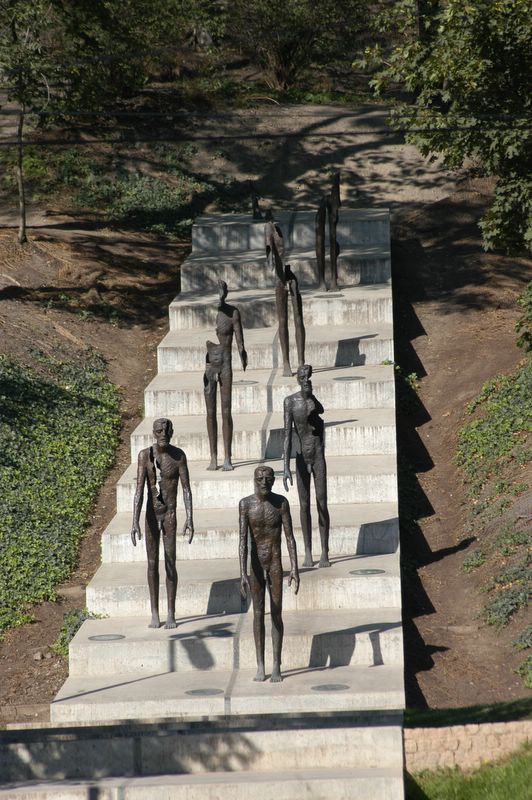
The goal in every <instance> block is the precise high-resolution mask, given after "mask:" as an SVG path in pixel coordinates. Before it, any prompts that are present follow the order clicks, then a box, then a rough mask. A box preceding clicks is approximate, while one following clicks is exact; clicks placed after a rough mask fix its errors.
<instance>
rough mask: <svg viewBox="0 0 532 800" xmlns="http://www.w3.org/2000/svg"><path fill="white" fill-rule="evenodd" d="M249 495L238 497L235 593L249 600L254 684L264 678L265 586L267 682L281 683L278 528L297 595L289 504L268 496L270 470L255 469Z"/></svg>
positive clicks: (280, 594)
mask: <svg viewBox="0 0 532 800" xmlns="http://www.w3.org/2000/svg"><path fill="white" fill-rule="evenodd" d="M254 481H255V493H254V494H250V495H249V496H248V497H243V498H242V500H241V501H240V505H239V516H240V545H239V554H240V592H241V594H242V597H244V598H246V597H247V594H248V592H251V599H252V601H253V635H254V638H255V650H256V653H257V674H256V675H255V678H254V680H256V681H264V680H266V673H265V669H264V637H265V634H264V611H265V596H266V586H267V587H268V592H269V594H270V611H271V618H272V649H273V669H272V674H271V678H270V680H271V681H273V682H274V683H277V682H279V681H282V679H283V676H282V675H281V650H282V646H283V631H284V626H283V619H282V610H283V565H282V563H281V529H282V528H283V529H284V533H285V536H286V545H287V548H288V555H289V557H290V576H289V578H288V585H289V586H290V585H291V584H292V583H293V584H294V592H295V593H296V594H297V593H298V591H299V571H298V567H297V552H296V541H295V539H294V533H293V530H292V518H291V516H290V506H289V504H288V500H287V499H286V497H282V496H281V495H280V494H273V492H272V486H273V484H274V481H275V477H274V474H273V469H272V468H271V467H265V466H259V467H257V468H256V470H255V473H254ZM248 534H250V537H249V538H250V542H251V554H250V555H251V558H250V566H251V570H250V573H249V578H248V572H247V565H248Z"/></svg>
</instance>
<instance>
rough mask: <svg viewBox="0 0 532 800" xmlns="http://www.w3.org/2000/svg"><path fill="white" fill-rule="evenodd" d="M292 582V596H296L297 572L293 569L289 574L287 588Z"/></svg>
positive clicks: (297, 587)
mask: <svg viewBox="0 0 532 800" xmlns="http://www.w3.org/2000/svg"><path fill="white" fill-rule="evenodd" d="M292 581H293V583H294V594H297V593H298V592H299V572H298V571H297V570H295V569H293V570H292V571H291V573H290V576H289V578H288V586H291V585H292Z"/></svg>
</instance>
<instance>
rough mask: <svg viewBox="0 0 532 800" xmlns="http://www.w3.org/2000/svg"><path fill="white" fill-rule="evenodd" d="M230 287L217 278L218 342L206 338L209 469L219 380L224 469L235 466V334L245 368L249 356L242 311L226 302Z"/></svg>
mask: <svg viewBox="0 0 532 800" xmlns="http://www.w3.org/2000/svg"><path fill="white" fill-rule="evenodd" d="M227 293H228V289H227V284H226V283H225V281H218V294H219V301H218V314H217V315H216V335H217V336H218V343H217V344H216V343H214V342H207V355H206V358H205V373H204V375H203V391H204V395H205V407H206V409H207V433H208V435H209V448H210V452H211V460H210V464H209V466H208V467H207V469H211V470H215V469H217V468H218V422H217V419H216V393H217V387H218V384H220V399H221V405H222V435H223V440H224V456H225V458H224V463H223V467H222V469H223V470H232V469H233V464H232V463H231V448H232V442H233V417H232V414H231V392H232V388H233V368H232V356H231V351H232V346H233V334H234V336H235V338H236V343H237V346H238V352H239V353H240V361H241V362H242V369H244V370H245V369H246V367H247V364H248V356H247V353H246V350H245V347H244V333H243V330H242V322H241V320H240V312H239V310H238V308H236V306H231V305H229V303H226V297H227Z"/></svg>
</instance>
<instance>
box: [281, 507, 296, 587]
mask: <svg viewBox="0 0 532 800" xmlns="http://www.w3.org/2000/svg"><path fill="white" fill-rule="evenodd" d="M281 519H282V521H283V530H284V535H285V536H286V547H287V549H288V556H289V558H290V576H289V578H288V585H289V586H291V585H292V582H293V584H294V594H297V593H298V591H299V569H298V566H297V549H296V540H295V538H294V531H293V528H292V515H291V514H290V504H289V502H288V500H285V501H284V503H283V505H282V507H281Z"/></svg>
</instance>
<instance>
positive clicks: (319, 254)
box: [314, 197, 327, 290]
mask: <svg viewBox="0 0 532 800" xmlns="http://www.w3.org/2000/svg"><path fill="white" fill-rule="evenodd" d="M326 217H327V197H322V198H321V202H320V205H319V208H318V210H317V211H316V217H315V223H314V228H315V232H316V263H317V265H318V280H319V288H320V289H322V290H325V289H327V285H326V283H325V220H326Z"/></svg>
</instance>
